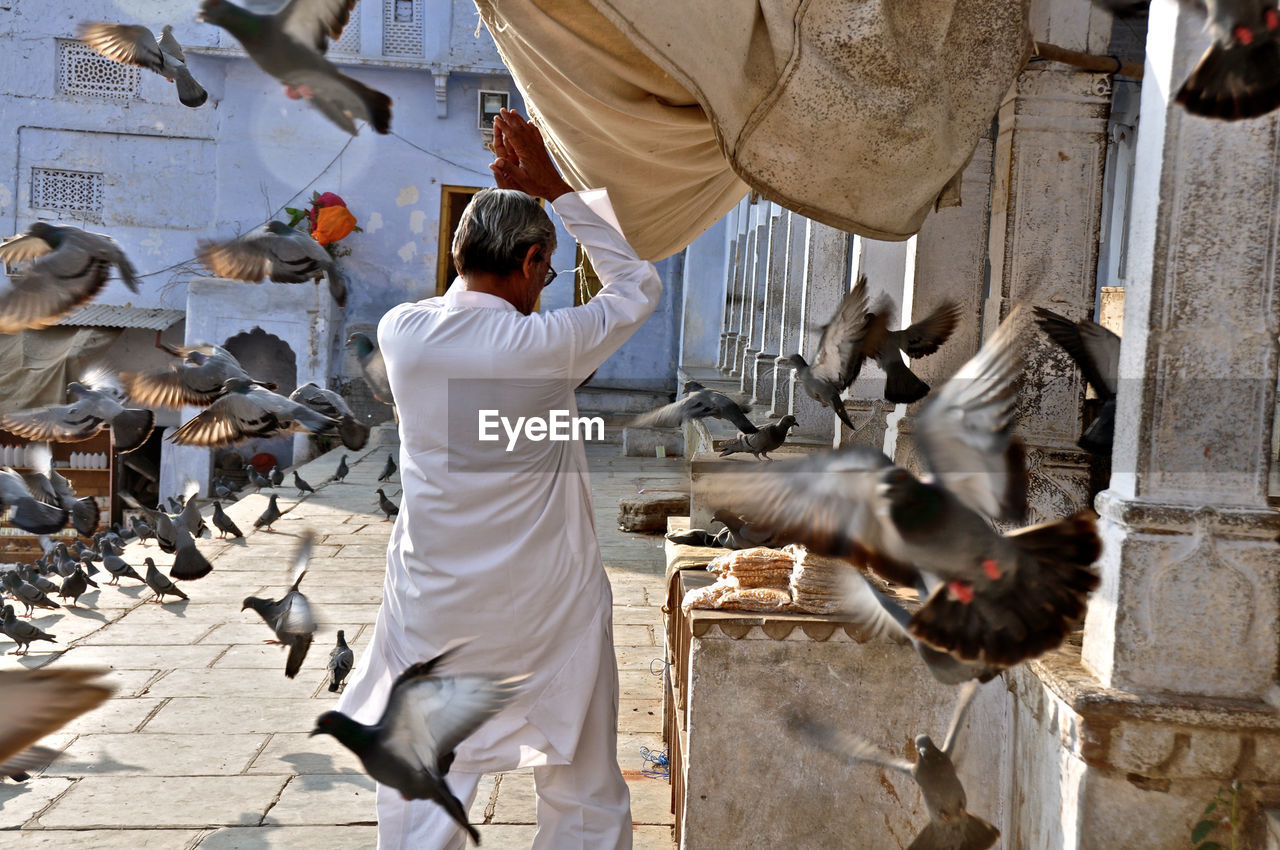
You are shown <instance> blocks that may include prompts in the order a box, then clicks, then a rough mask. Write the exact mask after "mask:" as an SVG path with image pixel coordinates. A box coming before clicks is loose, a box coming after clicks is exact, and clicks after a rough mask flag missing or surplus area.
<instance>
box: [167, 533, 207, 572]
mask: <svg viewBox="0 0 1280 850" xmlns="http://www.w3.org/2000/svg"><path fill="white" fill-rule="evenodd" d="M173 530H174V544H173V566H172V567H170V568H169V575H171V576H173V577H174V578H176V579H178V580H179V581H192V580H194V579H198V578H204V577H205V576H207V575H208V574H209V573H210V572H212V571H213V564H211V563H209V559H208V558H206V557H205V556H204V555H202V554H201V553H200V550H199V549H198V548H196V541H195V540H194V539H193V538H192V537H191V533H190V532H189V531H187V528H186V526H185V525H183V524H181V523H177V522H175V523H174V524H173Z"/></svg>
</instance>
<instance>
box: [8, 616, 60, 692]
mask: <svg viewBox="0 0 1280 850" xmlns="http://www.w3.org/2000/svg"><path fill="white" fill-rule="evenodd" d="M0 632H4V633H5V635H7V636H8V638H9V639H10V640H12V641H13V642H14V643H16V644H17V646H16V647H14V649H13V651H12V652H10V653H9V654H10V655H26V654H27V652H28V651H30V649H31V643H32V641H37V640H47V641H49V642H50V643H57V642H58V641H57V639H56V638H57V636H56V635H51V634H49V633H48V632H46V631H44V630H42V629H39V628H37V627H36V626H33V625H31V624H30V623H24V622H22V621H21V620H19V619H18V618H17V617H15V616H13V606H12V605H6V606H4V610H3V611H2V612H0ZM3 675H4V674H3V673H0V676H3Z"/></svg>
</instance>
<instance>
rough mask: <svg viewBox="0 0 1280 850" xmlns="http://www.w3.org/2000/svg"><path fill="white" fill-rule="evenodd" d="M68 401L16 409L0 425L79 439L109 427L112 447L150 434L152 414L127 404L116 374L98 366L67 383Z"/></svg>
mask: <svg viewBox="0 0 1280 850" xmlns="http://www.w3.org/2000/svg"><path fill="white" fill-rule="evenodd" d="M0 309H2V308H0ZM67 394H68V395H69V396H70V397H71V399H72V401H71V403H70V404H51V405H46V406H45V407H37V408H32V409H30V410H19V411H15V412H13V413H6V414H5V415H4V416H3V417H0V427H3V428H4V429H5V430H6V431H10V432H12V433H14V434H17V435H18V436H20V437H25V438H26V439H28V440H32V441H35V442H42V443H43V442H49V441H54V440H56V441H58V442H64V443H69V442H79V441H81V440H88V439H89V438H91V437H93V436H95V435H96V434H97V433H98V431H99V430H100V429H102V428H110V429H111V433H112V436H113V437H114V438H115V445H114V447H113V448H114V450H115V451H116V452H119V453H124V452H131V451H133V450H134V449H137V448H139V447H141V446H142V444H143V443H145V442H146V441H147V438H148V437H150V436H151V429H152V426H154V424H155V414H154V413H152V412H151V411H150V410H147V409H145V408H127V407H125V406H124V402H126V401H128V396H127V395H126V394H125V391H124V386H123V385H122V384H121V383H120V379H119V377H118V376H116V375H114V374H113V373H111V372H110V371H108V370H106V369H101V368H95V369H91V370H90V371H89V372H87V373H86V374H85V376H84V379H83V381H72V382H71V383H69V384H67Z"/></svg>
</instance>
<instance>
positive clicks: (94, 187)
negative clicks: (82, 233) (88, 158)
mask: <svg viewBox="0 0 1280 850" xmlns="http://www.w3.org/2000/svg"><path fill="white" fill-rule="evenodd" d="M31 208H32V209H36V210H52V211H55V212H60V213H68V214H70V215H72V216H73V217H75V218H78V219H85V220H94V221H96V220H100V219H101V218H102V174H101V173H100V172H96V171H66V170H63V169H60V168H32V169H31Z"/></svg>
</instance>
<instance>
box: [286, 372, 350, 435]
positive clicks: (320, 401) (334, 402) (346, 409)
mask: <svg viewBox="0 0 1280 850" xmlns="http://www.w3.org/2000/svg"><path fill="white" fill-rule="evenodd" d="M289 398H290V399H291V400H293V401H296V402H298V404H305V405H306V406H307V407H309V408H311V409H312V410H314V411H315V412H316V413H319V414H321V415H322V416H328V417H329V418H330V419H337V420H338V421H339V422H341V423H342V425H341V426H340V427H339V429H338V433H339V436H341V437H342V445H344V446H346V447H347V448H349V449H351V450H352V451H359V450H360V449H363V448H364V446H365V444H366V443H367V442H369V426H368V425H365V424H364V423H363V422H360V421H359V420H358V419H356V415H355V414H354V413H353V412H352V411H351V406H350V405H348V404H347V400H346V399H344V398H343V397H342V396H340V395H338V394H337V393H335V392H334V391H333V390H326V389H325V388H323V387H320V386H317V385H316V383H315V382H314V381H308V382H307V383H305V384H303V385H302V386H300V387H298V388H297V389H296V390H294V391H293V392H292V393H290V395H289Z"/></svg>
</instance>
